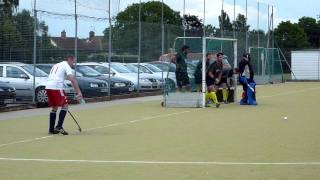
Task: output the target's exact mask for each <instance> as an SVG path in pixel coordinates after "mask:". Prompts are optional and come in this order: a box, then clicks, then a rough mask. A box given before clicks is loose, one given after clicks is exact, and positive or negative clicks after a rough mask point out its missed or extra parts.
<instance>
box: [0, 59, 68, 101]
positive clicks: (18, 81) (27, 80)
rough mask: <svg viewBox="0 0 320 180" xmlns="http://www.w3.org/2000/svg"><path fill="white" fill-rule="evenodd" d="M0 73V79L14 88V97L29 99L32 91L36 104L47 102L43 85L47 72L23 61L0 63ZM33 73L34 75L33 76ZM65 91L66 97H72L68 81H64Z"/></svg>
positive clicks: (22, 99)
mask: <svg viewBox="0 0 320 180" xmlns="http://www.w3.org/2000/svg"><path fill="white" fill-rule="evenodd" d="M0 69H2V74H0V81H3V82H7V83H9V84H10V85H11V86H13V87H15V89H16V98H17V100H21V101H31V100H32V97H33V93H35V94H34V95H35V100H36V102H37V103H38V104H46V103H47V102H48V97H47V93H46V91H45V85H46V81H47V78H48V74H47V73H45V72H44V71H42V70H40V69H38V68H35V74H34V73H33V69H34V66H33V65H30V64H24V63H2V64H0ZM0 72H1V71H0ZM34 75H35V76H34ZM34 77H35V92H34V91H33V79H34ZM64 87H65V88H64V89H65V92H66V94H67V96H68V99H74V90H73V88H72V86H71V83H70V82H69V81H65V84H64Z"/></svg>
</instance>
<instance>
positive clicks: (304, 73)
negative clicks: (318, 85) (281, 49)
mask: <svg viewBox="0 0 320 180" xmlns="http://www.w3.org/2000/svg"><path fill="white" fill-rule="evenodd" d="M291 69H292V71H293V73H294V75H295V77H296V78H297V80H320V50H319V51H292V52H291ZM291 76H292V79H295V77H294V76H293V74H292V75H291Z"/></svg>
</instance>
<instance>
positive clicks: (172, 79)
mask: <svg viewBox="0 0 320 180" xmlns="http://www.w3.org/2000/svg"><path fill="white" fill-rule="evenodd" d="M135 65H136V66H137V64H136V63H135ZM140 67H141V69H142V70H144V71H148V72H149V73H152V74H155V75H157V76H158V77H159V78H161V79H164V80H165V84H166V86H167V88H169V89H175V88H176V84H177V82H176V81H177V80H176V75H175V73H172V72H170V73H169V74H168V72H165V71H163V70H162V69H160V68H158V67H157V66H155V65H153V64H149V63H140ZM167 76H168V77H167Z"/></svg>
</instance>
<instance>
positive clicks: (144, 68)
mask: <svg viewBox="0 0 320 180" xmlns="http://www.w3.org/2000/svg"><path fill="white" fill-rule="evenodd" d="M136 67H138V64H136ZM140 70H141V71H142V72H144V73H149V74H152V71H150V70H149V69H148V68H146V67H144V66H142V65H140Z"/></svg>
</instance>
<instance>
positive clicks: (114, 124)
mask: <svg viewBox="0 0 320 180" xmlns="http://www.w3.org/2000/svg"><path fill="white" fill-rule="evenodd" d="M196 110H197V109H196ZM196 110H189V111H182V112H175V113H170V114H165V115H156V116H150V117H144V118H142V119H137V120H131V121H127V122H120V123H113V124H108V125H105V126H101V127H94V128H88V129H83V131H93V130H96V129H103V128H108V127H114V126H121V125H127V124H131V123H135V122H140V121H145V120H151V119H156V118H161V117H168V116H174V115H179V114H183V113H188V112H192V111H196ZM52 137H54V136H43V137H38V138H32V139H24V140H21V141H14V142H10V143H5V144H0V148H1V147H5V146H10V145H14V144H20V143H26V142H33V141H39V140H43V139H48V138H52Z"/></svg>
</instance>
